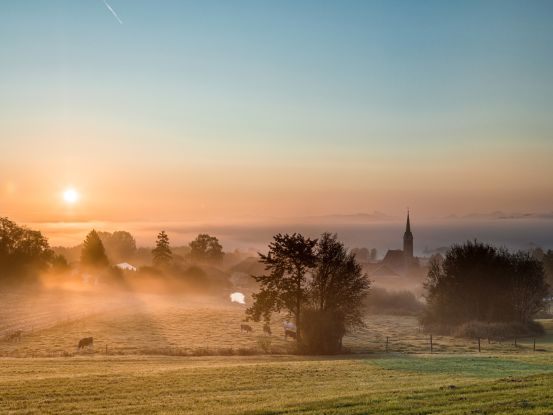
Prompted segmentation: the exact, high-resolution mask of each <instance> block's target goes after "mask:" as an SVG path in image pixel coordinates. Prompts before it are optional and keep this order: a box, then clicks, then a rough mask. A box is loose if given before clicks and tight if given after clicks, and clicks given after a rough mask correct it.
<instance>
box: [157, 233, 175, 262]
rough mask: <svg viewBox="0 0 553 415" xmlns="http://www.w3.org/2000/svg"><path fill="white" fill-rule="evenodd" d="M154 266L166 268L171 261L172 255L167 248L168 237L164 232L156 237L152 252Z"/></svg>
mask: <svg viewBox="0 0 553 415" xmlns="http://www.w3.org/2000/svg"><path fill="white" fill-rule="evenodd" d="M152 255H153V257H154V265H155V266H157V267H163V266H167V265H169V264H170V263H171V261H172V260H173V253H172V252H171V248H170V246H169V237H168V236H167V234H166V233H165V231H161V232H160V233H159V234H158V235H157V240H156V247H155V248H154V249H153V250H152Z"/></svg>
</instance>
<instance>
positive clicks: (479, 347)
mask: <svg viewBox="0 0 553 415" xmlns="http://www.w3.org/2000/svg"><path fill="white" fill-rule="evenodd" d="M478 353H480V337H478Z"/></svg>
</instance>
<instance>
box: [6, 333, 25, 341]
mask: <svg viewBox="0 0 553 415" xmlns="http://www.w3.org/2000/svg"><path fill="white" fill-rule="evenodd" d="M21 333H22V331H21V330H17V331H14V332H13V333H10V334H8V335H7V336H6V338H7V340H8V341H10V342H12V341H13V342H20V341H21Z"/></svg>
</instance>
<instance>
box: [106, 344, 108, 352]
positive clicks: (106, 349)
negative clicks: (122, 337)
mask: <svg viewBox="0 0 553 415" xmlns="http://www.w3.org/2000/svg"><path fill="white" fill-rule="evenodd" d="M106 354H108V345H107V344H106Z"/></svg>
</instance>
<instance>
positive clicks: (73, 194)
mask: <svg viewBox="0 0 553 415" xmlns="http://www.w3.org/2000/svg"><path fill="white" fill-rule="evenodd" d="M63 200H65V202H66V203H69V204H70V205H72V204H74V203H76V202H77V201H78V200H79V193H77V191H76V190H75V189H73V188H69V189H66V190H65V191H64V192H63Z"/></svg>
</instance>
